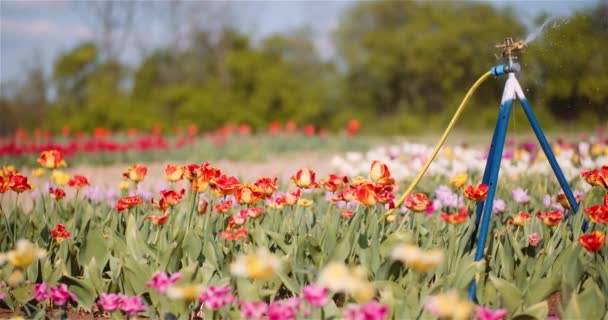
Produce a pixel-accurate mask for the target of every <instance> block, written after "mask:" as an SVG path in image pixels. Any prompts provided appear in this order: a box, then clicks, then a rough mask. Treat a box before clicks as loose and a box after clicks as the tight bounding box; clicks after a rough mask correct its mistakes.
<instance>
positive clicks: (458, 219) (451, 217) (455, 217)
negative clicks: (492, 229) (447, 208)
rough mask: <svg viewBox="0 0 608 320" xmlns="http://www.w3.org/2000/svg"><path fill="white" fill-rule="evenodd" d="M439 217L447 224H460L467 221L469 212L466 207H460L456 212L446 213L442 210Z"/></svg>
mask: <svg viewBox="0 0 608 320" xmlns="http://www.w3.org/2000/svg"><path fill="white" fill-rule="evenodd" d="M440 217H441V220H443V221H445V222H447V223H449V224H461V223H464V222H465V221H467V219H469V213H468V211H467V208H461V209H460V211H458V213H454V214H448V213H445V212H443V213H441V215H440Z"/></svg>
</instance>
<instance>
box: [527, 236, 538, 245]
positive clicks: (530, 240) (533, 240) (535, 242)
mask: <svg viewBox="0 0 608 320" xmlns="http://www.w3.org/2000/svg"><path fill="white" fill-rule="evenodd" d="M539 241H540V236H539V235H538V234H537V233H533V234H531V235H529V236H528V245H529V246H530V247H536V246H537V245H538V242H539Z"/></svg>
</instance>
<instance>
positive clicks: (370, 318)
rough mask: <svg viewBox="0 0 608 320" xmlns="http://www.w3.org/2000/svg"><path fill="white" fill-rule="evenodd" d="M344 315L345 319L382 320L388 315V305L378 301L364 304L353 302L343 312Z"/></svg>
mask: <svg viewBox="0 0 608 320" xmlns="http://www.w3.org/2000/svg"><path fill="white" fill-rule="evenodd" d="M342 317H343V318H344V319H345V320H361V319H364V320H382V319H385V318H386V317H388V307H387V306H385V305H381V304H379V303H378V302H376V301H370V302H369V303H367V304H363V305H355V304H351V305H348V306H347V307H346V310H344V311H343V312H342Z"/></svg>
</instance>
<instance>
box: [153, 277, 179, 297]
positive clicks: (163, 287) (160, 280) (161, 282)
mask: <svg viewBox="0 0 608 320" xmlns="http://www.w3.org/2000/svg"><path fill="white" fill-rule="evenodd" d="M181 278H182V274H181V273H180V272H177V273H174V274H172V275H171V276H169V275H168V274H167V273H165V272H157V273H156V274H154V276H153V277H152V280H150V281H148V282H146V287H148V288H152V287H153V288H154V289H156V291H157V292H158V293H160V294H165V292H166V291H167V287H169V286H170V285H172V284H174V283H176V282H177V281H178V280H179V279H181Z"/></svg>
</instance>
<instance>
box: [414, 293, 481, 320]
mask: <svg viewBox="0 0 608 320" xmlns="http://www.w3.org/2000/svg"><path fill="white" fill-rule="evenodd" d="M424 307H425V309H426V310H427V311H428V312H430V313H432V314H433V315H435V316H437V317H438V318H439V319H451V320H465V319H470V318H471V313H472V312H473V307H474V304H473V303H472V302H471V301H469V300H468V299H462V298H460V297H459V296H458V294H457V293H456V292H454V291H450V292H448V293H441V294H438V295H435V296H432V297H430V298H429V299H428V300H427V302H426V304H425V306H424Z"/></svg>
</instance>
